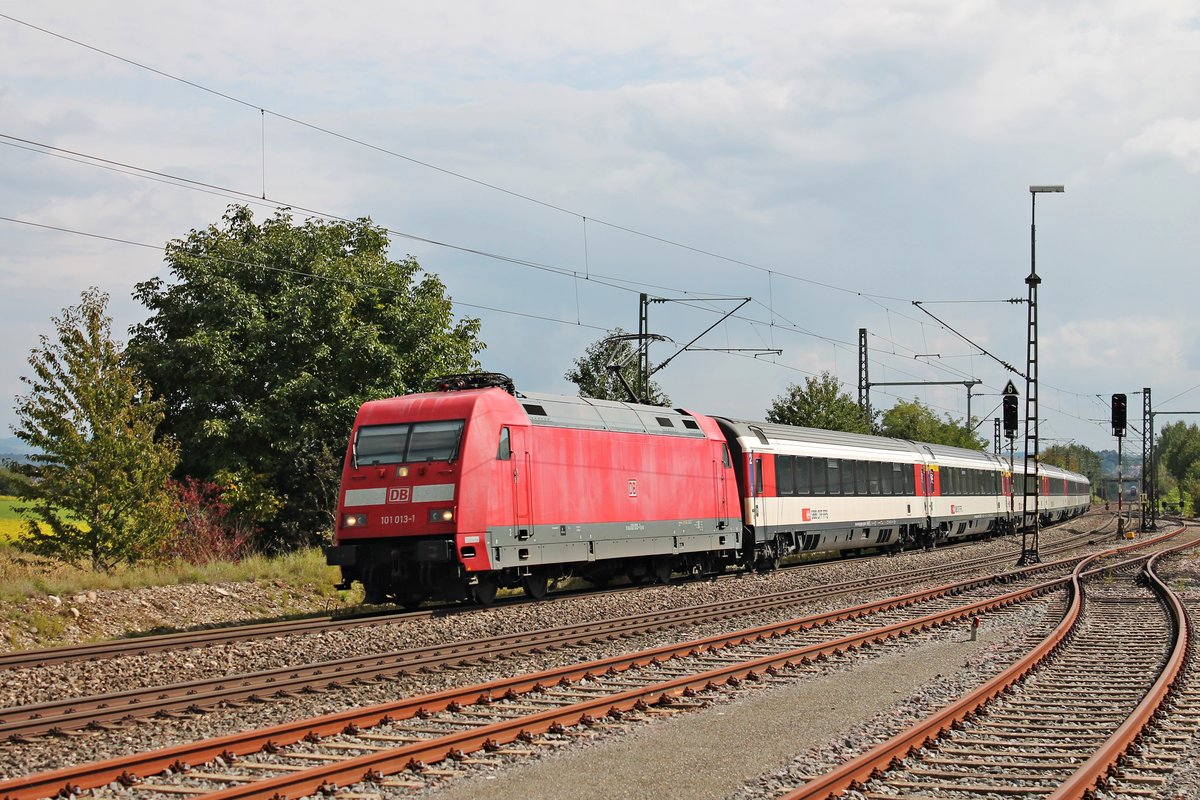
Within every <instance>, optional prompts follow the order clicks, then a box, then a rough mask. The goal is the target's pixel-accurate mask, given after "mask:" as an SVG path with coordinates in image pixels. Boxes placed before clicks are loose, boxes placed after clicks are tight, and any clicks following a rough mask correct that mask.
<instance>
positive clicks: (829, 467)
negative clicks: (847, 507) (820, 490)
mask: <svg viewBox="0 0 1200 800" xmlns="http://www.w3.org/2000/svg"><path fill="white" fill-rule="evenodd" d="M825 491H826V492H828V493H829V494H841V493H842V470H841V465H840V464H839V463H838V460H837V459H836V458H827V459H825Z"/></svg>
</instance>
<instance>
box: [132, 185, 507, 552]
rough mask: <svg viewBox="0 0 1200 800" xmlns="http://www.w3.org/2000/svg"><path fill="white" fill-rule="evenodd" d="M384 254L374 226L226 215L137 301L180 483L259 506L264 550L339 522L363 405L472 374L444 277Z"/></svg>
mask: <svg viewBox="0 0 1200 800" xmlns="http://www.w3.org/2000/svg"><path fill="white" fill-rule="evenodd" d="M387 247H388V237H387V232H386V231H385V230H384V229H383V228H380V227H378V226H376V225H374V224H372V223H371V221H370V220H368V219H360V220H357V221H355V222H324V221H320V220H313V219H309V220H306V221H305V222H303V223H301V224H294V223H293V221H292V217H291V214H290V213H289V212H288V211H287V210H285V209H280V210H279V211H277V212H276V213H275V215H274V216H273V217H271V218H270V219H267V220H265V221H264V222H263V223H262V224H261V225H260V224H256V223H255V222H254V220H253V217H252V214H251V212H250V209H248V208H246V207H245V206H231V207H230V208H229V209H228V210H227V211H226V213H225V215H224V217H223V218H222V220H221V222H220V223H219V224H217V225H211V226H209V227H208V228H205V229H203V230H192V231H191V232H190V233H189V234H188V235H187V236H186V237H184V238H182V239H176V240H174V241H172V242H170V243H168V245H167V250H166V260H167V263H168V266H169V267H170V271H171V274H172V275H173V277H174V279H175V280H174V282H173V283H171V284H170V285H167V284H166V283H165V282H164V281H163V280H161V279H158V278H156V279H154V280H150V281H146V282H144V283H140V284H138V286H137V288H136V290H135V292H134V296H135V297H136V298H137V299H138V300H140V301H141V302H142V303H143V304H145V306H146V308H148V309H149V310H150V316H149V318H148V319H147V320H146V322H144V323H143V324H141V325H138V326H136V327H135V328H134V329H133V338H132V339H131V341H130V345H129V349H130V353H131V355H132V356H133V357H134V358H135V359H136V360H137V362H138V363H139V364H140V365H141V366H142V369H143V371H144V373H145V374H146V376H147V377H148V378H149V379H150V381H151V383H152V384H153V385H154V388H155V389H156V390H157V391H158V392H160V393H161V394H162V396H163V397H164V398H165V400H166V419H165V421H164V423H163V430H164V431H166V432H168V433H170V434H171V435H172V436H174V437H175V438H176V439H178V440H179V442H180V444H181V445H182V448H183V455H182V460H181V464H180V469H179V471H178V472H179V474H180V476H181V477H182V476H189V477H194V478H198V479H200V480H202V481H214V480H215V481H217V482H218V483H219V484H220V485H221V488H222V490H224V491H226V492H231V493H232V494H230V495H229V496H231V497H233V496H238V497H240V500H239V501H238V503H237V504H236V506H235V510H239V509H241V510H244V509H256V512H255V513H256V514H257V515H258V517H259V521H260V522H261V523H262V526H263V527H262V536H263V540H262V541H261V542H260V544H262V545H266V546H268V547H287V546H292V545H295V544H299V543H303V542H306V541H311V540H312V539H313V538H314V536H316V535H317V534H318V533H319V532H320V531H322V530H324V529H327V528H328V527H329V526H330V524H331V522H332V517H333V512H334V509H335V507H336V501H337V487H338V479H339V475H340V472H341V465H342V460H343V456H344V454H345V451H346V441H347V437H348V435H349V431H350V426H351V424H352V422H353V421H354V415H355V413H356V412H357V410H358V407H359V406H360V405H361V404H362V403H363V402H364V401H366V400H371V399H377V398H382V397H391V396H394V395H397V394H403V393H405V392H407V391H412V390H414V389H422V388H424V387H425V385H426V384H427V383H428V381H429V379H430V378H432V377H434V376H436V375H440V374H447V373H455V372H467V371H472V370H475V369H478V362H477V361H476V359H475V355H476V354H477V353H478V352H480V351H481V350H482V349H483V346H484V345H483V344H482V343H481V342H480V341H479V339H478V332H479V321H478V320H477V319H460V320H458V321H455V320H454V317H453V313H452V308H451V302H450V299H449V298H448V297H447V296H446V292H445V286H444V285H443V284H442V282H441V281H440V280H439V279H438V277H437V276H435V275H429V274H425V275H422V274H421V272H422V271H421V267H420V265H419V264H418V263H417V262H416V260H415V259H413V258H412V257H406V258H405V259H403V260H400V261H394V260H391V259H389V257H388V254H387ZM218 476H220V477H218Z"/></svg>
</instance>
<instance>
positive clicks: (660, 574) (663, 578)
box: [650, 556, 672, 583]
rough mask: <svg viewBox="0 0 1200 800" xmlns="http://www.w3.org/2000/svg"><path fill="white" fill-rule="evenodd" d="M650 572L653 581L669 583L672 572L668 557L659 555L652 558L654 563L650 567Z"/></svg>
mask: <svg viewBox="0 0 1200 800" xmlns="http://www.w3.org/2000/svg"><path fill="white" fill-rule="evenodd" d="M650 572H651V574H652V575H653V576H654V582H655V583H670V582H671V572H672V570H671V559H670V557H669V556H660V557H658V558H656V559H654V563H653V565H652V566H651V567H650Z"/></svg>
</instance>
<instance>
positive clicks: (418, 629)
mask: <svg viewBox="0 0 1200 800" xmlns="http://www.w3.org/2000/svg"><path fill="white" fill-rule="evenodd" d="M1092 521H1093V520H1092V518H1087V519H1086V520H1084V521H1079V522H1077V523H1075V525H1074V526H1072V527H1074V528H1075V529H1076V530H1077V529H1078V526H1079V525H1081V524H1088V523H1089V522H1092ZM1067 532H1068V531H1067V530H1065V529H1062V528H1060V529H1055V530H1054V531H1046V532H1043V536H1042V543H1043V546H1045V545H1046V544H1048V543H1050V542H1052V541H1054V540H1055V539H1056V538H1058V537H1061V536H1063V535H1065V534H1066V533H1067ZM1019 547H1020V540H1019V539H1014V538H1013V537H1009V538H1005V539H997V540H992V541H989V542H981V543H977V544H973V545H970V546H968V547H964V548H957V549H953V550H939V551H933V552H929V553H909V554H904V555H901V556H897V557H895V558H874V559H856V560H852V561H843V562H834V563H829V564H825V565H822V566H821V567H820V568H819V569H799V570H784V571H781V572H777V573H772V574H767V575H757V574H752V575H746V576H743V577H740V578H736V579H733V580H722V581H715V582H683V583H678V584H673V585H670V586H666V587H648V588H645V589H643V590H640V591H638V592H633V593H625V594H621V595H594V596H581V597H573V598H563V599H559V600H557V601H554V602H550V603H543V604H530V605H521V606H514V607H506V608H492V609H487V610H484V611H481V612H479V613H473V614H462V615H452V616H445V617H436V616H435V617H433V618H431V619H424V620H419V621H415V622H402V623H396V624H387V625H379V626H372V627H369V628H353V629H347V630H339V631H327V632H324V633H321V634H310V635H303V636H296V637H287V638H279V639H275V640H270V641H266V642H263V641H258V642H242V643H236V644H229V645H220V646H213V647H207V648H203V649H199V650H191V651H182V652H170V653H162V654H151V655H144V656H127V657H122V658H118V659H114V660H112V661H105V662H91V663H85V664H69V665H61V666H54V667H46V668H42V669H38V670H23V671H18V672H12V673H9V674H8V675H6V680H5V681H4V686H3V689H2V690H0V702H2V703H3V704H4V705H5V706H12V705H19V704H22V703H31V702H42V701H45V700H49V699H53V698H57V697H64V696H79V695H87V694H99V693H103V692H108V691H116V690H119V689H121V688H124V687H127V686H129V685H161V684H166V683H176V682H181V681H186V680H193V679H198V678H202V677H211V676H218V675H228V674H233V673H240V672H250V671H254V670H260V669H269V668H275V667H279V666H284V665H299V664H308V663H312V662H314V661H322V660H329V659H334V658H341V657H346V656H349V655H353V654H362V653H383V652H390V651H394V650H402V649H407V648H411V647H416V646H421V645H427V644H436V643H445V642H448V641H454V640H462V639H471V638H477V637H482V636H487V635H494V634H498V633H504V632H511V631H513V630H535V629H538V628H545V627H555V626H559V625H563V624H567V623H572V622H578V621H584V620H596V619H606V618H611V617H616V616H625V615H628V614H632V613H638V612H640V611H646V610H650V609H668V608H681V607H686V606H692V605H697V604H700V603H705V602H712V601H716V600H725V599H732V598H735V597H745V596H752V595H757V594H762V593H766V592H773V591H780V590H784V589H788V588H802V587H806V586H814V585H820V584H822V583H828V582H834V581H842V580H849V579H852V578H859V577H866V576H876V575H883V574H890V573H895V572H898V571H901V570H904V569H915V568H920V567H925V566H931V565H935V564H945V563H952V562H957V561H960V560H963V559H966V558H973V557H977V556H981V555H986V554H989V553H1009V554H1012V555H1013V559H1014V561H1015V559H1016V554H1017V553H1018V552H1019ZM862 599H866V596H865V595H864V596H863V597H859V598H855V597H836V598H831V599H830V600H829V601H827V602H824V603H816V604H813V605H811V606H806V607H805V608H803V609H802V610H797V615H800V614H803V613H813V612H816V611H820V610H826V609H830V608H837V607H841V606H845V605H849V604H851V603H853V602H857V601H860V600H862ZM182 605H183V604H181V606H182ZM182 613H184V614H186V612H182ZM766 621H769V619H768V618H765V617H763V616H762V615H755V616H751V617H746V618H743V619H739V620H738V622H737V624H738V625H739V626H747V627H748V626H751V625H756V624H763V623H764V622H766ZM180 627H186V625H184V624H182V621H181V625H180ZM728 627H729V624H728V623H727V624H725V625H723V626H715V625H714V626H693V627H692V628H689V629H687V630H685V631H682V632H679V631H675V632H671V633H670V634H667V633H660V634H652V635H647V636H642V637H637V638H634V639H627V640H622V641H619V642H615V643H608V644H605V645H590V646H588V647H587V648H586V649H568V650H563V651H558V652H550V653H544V654H539V655H531V656H527V657H524V658H520V659H508V660H505V661H504V662H503V664H497V665H494V666H486V665H485V666H472V667H464V668H460V669H455V670H443V671H438V672H434V673H431V674H420V675H415V676H403V677H399V678H397V679H395V680H393V681H387V682H383V683H379V684H370V685H364V686H347V687H343V688H339V689H337V690H331V691H328V692H324V693H318V694H304V695H299V696H297V697H294V698H289V699H287V700H286V701H278V702H264V703H251V704H245V705H241V706H239V707H237V708H224V709H216V710H213V711H211V712H208V713H204V714H197V715H186V716H183V717H179V718H174V719H168V720H160V719H151V720H145V721H141V722H138V723H136V724H130V725H127V726H125V727H123V728H121V729H118V730H112V731H97V732H86V733H82V734H78V735H72V736H68V737H63V738H58V739H39V740H35V741H32V742H30V743H13V742H10V743H4V744H0V778H8V777H16V776H19V775H24V774H28V773H31V772H40V771H46V770H49V769H54V768H58V767H62V766H66V765H70V764H75V763H82V762H86V761H94V760H97V759H101V758H107V757H116V756H119V755H125V754H128V753H131V752H136V751H141V750H147V749H155V748H159V747H166V746H170V745H172V744H177V743H182V742H187V741H194V740H196V739H199V738H204V737H211V736H219V735H223V734H227V733H230V732H234V731H237V730H244V729H248V728H252V727H261V726H265V725H270V724H275V723H280V722H285V721H290V720H294V719H300V718H304V717H308V716H315V715H320V714H327V713H334V712H337V711H341V710H344V709H346V708H351V707H358V706H365V705H372V704H377V703H383V702H389V701H392V700H395V699H398V698H401V697H405V696H410V695H414V694H420V693H426V692H432V691H437V690H439V689H443V688H446V687H449V686H454V685H463V684H467V683H475V682H482V681H487V680H493V679H496V678H498V677H502V676H503V675H511V674H514V673H516V672H517V671H532V670H539V669H548V668H551V667H553V666H559V665H563V664H569V663H575V662H578V661H580V660H585V659H591V658H601V657H604V656H606V655H614V654H618V653H622V652H628V651H630V650H634V649H644V648H648V647H654V646H658V645H661V644H666V643H668V642H671V641H676V640H679V639H681V638H688V639H690V638H697V637H699V636H704V635H709V634H711V633H716V632H718V631H719V630H720V629H721V628H728ZM985 642H986V643H987V644H985V649H986V647H987V646H994V645H996V644H997V643H996V642H994V641H991V639H990V638H988V637H985ZM929 652H930V653H931V655H929V656H928V661H929V663H926V664H924V665H923V666H922V667H921V668H919V669H918V670H917V671H918V672H922V673H927V672H929V671H932V672H934V673H937V672H948V673H957V672H958V671H959V670H960V664H961V663H963V662H962V657H961V656H954V658H953V659H952V660H951V663H948V664H947V663H942V662H943V660H944V659H943V657H942V656H939V655H938V653H939V652H941V653H942V654H943V656H945V654H946V653H947V652H949V651H938V649H937V648H933V649H932V650H930V651H929ZM861 658H865V656H864V657H859V656H855V657H853V658H850V659H849V661H850V662H851V663H855V662H858V661H859V660H860V659H861ZM889 692H891V689H890V688H889V689H886V690H885V691H884V694H887V693H889ZM861 693H862V694H869V693H871V692H870V690H869V689H867V688H866V687H865V685H864V688H863V689H862V690H861ZM851 716H852V715H851ZM852 721H853V720H852V719H850V718H847V720H846V723H845V724H846V725H847V726H849V725H850V724H851V722H852ZM812 743H814V744H815V743H816V739H813V740H812ZM715 744H717V743H714V745H715ZM795 744H796V749H795V750H793V751H792V752H800V751H801V750H802V749H803V748H802V747H801V746H800V745H802V744H806V742H801V741H797V742H796V743H795ZM526 796H530V795H526ZM551 796H552V795H551Z"/></svg>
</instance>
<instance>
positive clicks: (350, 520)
mask: <svg viewBox="0 0 1200 800" xmlns="http://www.w3.org/2000/svg"><path fill="white" fill-rule="evenodd" d="M366 525H367V515H366V514H343V515H342V527H343V528H364V527H366Z"/></svg>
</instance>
